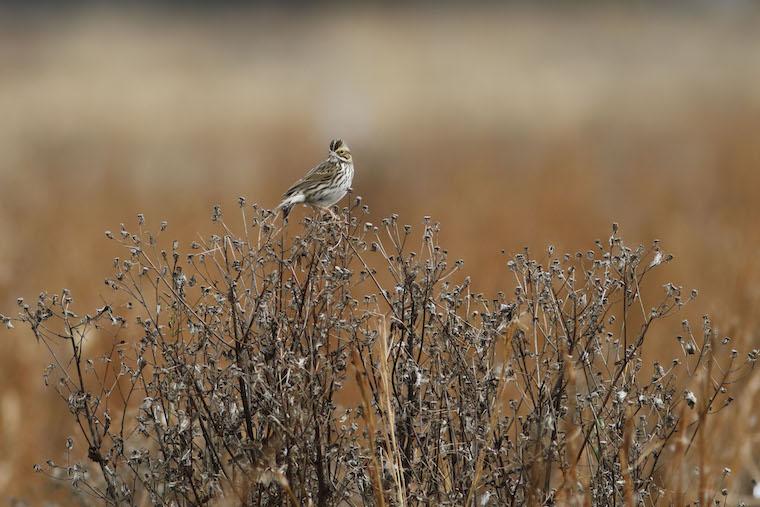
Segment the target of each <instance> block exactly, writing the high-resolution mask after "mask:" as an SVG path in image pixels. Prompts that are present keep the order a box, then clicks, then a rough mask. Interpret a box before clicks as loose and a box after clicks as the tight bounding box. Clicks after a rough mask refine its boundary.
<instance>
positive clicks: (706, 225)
mask: <svg viewBox="0 0 760 507" xmlns="http://www.w3.org/2000/svg"><path fill="white" fill-rule="evenodd" d="M50 5H52V4H50ZM50 5H49V6H48V7H47V8H43V7H39V8H18V7H15V8H14V7H7V6H6V7H0V237H1V238H2V240H0V312H1V313H5V314H13V313H14V312H15V299H16V297H18V296H25V297H26V298H28V299H32V298H34V297H35V295H36V294H37V293H38V292H39V291H40V290H42V289H46V290H50V291H58V290H59V289H60V288H61V287H68V288H70V289H72V290H73V293H74V296H75V298H76V299H77V301H78V302H79V304H80V305H82V306H81V307H82V308H88V307H92V306H94V305H99V304H100V303H101V296H102V295H105V291H104V290H103V289H104V286H103V284H102V280H103V278H104V277H105V276H106V275H107V274H108V273H109V270H110V264H111V257H113V256H114V255H117V254H118V252H117V251H115V250H113V248H114V247H113V246H111V245H110V244H109V243H107V242H106V240H105V238H104V236H103V231H104V230H105V229H116V228H118V224H119V223H120V222H129V223H132V224H133V223H134V221H135V216H136V214H137V213H138V212H142V213H145V214H146V216H147V218H148V224H149V225H153V226H154V227H155V226H157V224H158V222H159V221H160V220H163V219H166V220H168V221H169V224H170V231H171V232H172V234H173V235H175V236H176V237H178V238H180V239H182V240H187V241H189V240H191V239H193V238H194V237H195V233H196V232H198V231H205V230H207V229H208V218H209V213H210V209H211V206H212V204H214V203H220V204H221V205H222V206H223V207H224V208H227V209H229V210H230V211H232V209H233V208H235V206H236V199H237V197H238V196H239V195H243V196H246V197H247V198H248V201H249V202H257V203H259V204H260V205H262V206H267V207H273V206H274V205H276V204H277V203H278V202H279V197H280V195H281V193H282V191H283V190H285V189H286V188H287V187H288V185H289V184H290V183H292V182H293V181H294V180H295V179H297V178H298V177H300V176H301V175H302V174H303V172H304V171H306V170H307V169H309V168H310V167H311V166H312V165H314V164H316V163H317V162H318V161H320V160H321V159H322V158H323V157H324V156H325V155H326V154H327V146H328V143H329V140H330V139H331V138H333V137H342V138H344V139H345V140H346V141H347V142H348V144H349V145H350V146H351V148H352V151H353V153H354V159H355V161H356V166H357V173H356V177H355V179H354V190H355V192H356V193H357V194H360V195H362V196H363V197H364V200H365V201H364V202H365V203H366V204H368V205H369V206H370V208H371V210H372V216H371V217H370V219H371V220H378V219H379V218H380V217H382V216H385V215H388V214H390V213H393V212H397V213H399V214H400V215H401V220H402V222H406V223H412V224H420V222H421V220H422V216H423V215H432V216H433V217H434V218H435V219H437V220H440V221H441V223H442V226H443V239H444V243H445V246H446V247H447V248H448V249H449V251H450V252H451V254H452V256H453V257H454V258H458V257H461V258H463V259H464V260H465V262H466V264H465V268H466V270H467V271H468V273H469V274H470V275H471V276H472V278H473V282H474V284H475V286H476V287H478V288H480V289H481V290H483V291H486V292H487V291H494V290H497V289H500V288H505V287H506V286H508V285H509V283H510V280H509V273H508V272H507V270H506V269H505V259H504V257H503V256H502V255H501V254H500V251H501V250H502V249H504V250H506V251H507V252H515V251H518V250H520V249H521V248H522V247H523V246H530V247H531V248H532V249H535V250H536V251H539V252H540V251H543V249H544V248H545V246H546V245H548V244H553V245H555V246H556V247H557V249H558V250H559V251H575V250H576V249H584V250H585V249H587V248H589V247H591V246H592V245H593V240H594V239H597V238H601V239H604V238H605V237H606V236H607V235H608V234H609V230H610V224H611V223H612V222H613V221H616V222H619V223H620V225H621V231H622V235H623V237H624V238H626V239H627V241H628V242H630V243H638V242H644V243H650V242H651V241H652V240H653V239H655V238H659V239H661V240H662V241H663V246H664V248H665V249H666V250H667V251H669V252H671V253H673V254H674V255H675V258H676V262H675V263H673V264H671V265H669V266H668V267H667V268H666V276H667V279H668V280H672V281H673V282H675V283H677V284H683V285H688V286H689V287H696V288H699V289H700V298H699V300H698V301H697V302H696V303H695V304H694V305H693V306H692V307H691V308H690V309H689V310H688V311H686V312H685V313H684V315H686V316H690V317H692V318H693V317H695V316H696V318H697V319H698V317H699V316H700V315H701V314H703V313H710V314H712V315H713V319H714V321H715V322H716V324H717V325H718V326H719V327H720V328H721V329H722V330H723V332H724V333H727V334H730V335H732V336H733V337H734V339H735V340H736V341H737V342H739V343H741V344H742V345H741V346H742V347H744V348H745V349H746V348H748V347H757V346H758V345H760V331H758V330H759V329H760V328H759V327H758V326H759V325H760V317H758V312H757V311H756V308H757V304H758V302H759V300H760V255H759V254H758V251H759V249H760V228H758V226H757V221H758V219H760V202H758V199H757V193H758V190H759V189H760V30H759V29H758V26H760V9H759V8H756V7H755V5H756V4H753V3H752V2H740V1H731V2H716V3H715V4H711V3H708V2H705V3H673V4H670V3H669V4H667V5H666V6H662V5H660V6H658V5H657V4H656V3H639V2H636V3H630V4H627V6H623V5H622V4H614V5H612V6H610V5H608V4H605V3H598V2H592V3H590V4H585V3H571V4H560V3H553V4H552V6H551V7H544V8H539V7H526V6H524V5H522V4H509V5H508V6H501V7H500V6H497V5H496V4H485V5H478V6H475V7H473V6H464V5H461V6H460V5H457V4H445V6H443V7H435V6H434V5H435V4H430V5H429V6H427V7H416V8H411V7H402V6H400V5H396V6H394V7H389V8H380V7H352V6H351V5H350V4H339V5H336V6H333V7H331V8H327V7H323V8H317V7H309V8H302V9H299V8H296V7H294V6H290V7H289V8H274V7H271V6H270V7H259V8H241V7H225V8H213V9H212V8H210V7H202V6H201V7H199V6H196V7H195V8H192V9H190V8H184V9H181V10H177V9H175V8H172V7H171V5H170V4H162V6H161V7H158V8H148V7H147V6H146V5H143V6H142V7H133V8H130V9H115V8H113V7H103V6H100V7H95V6H91V5H89V4H83V5H79V6H78V7H70V8H68V9H67V10H65V11H56V12H54V11H52V10H51V8H50ZM303 213H304V212H303V211H300V210H297V211H296V212H295V215H294V217H296V218H300V217H301V216H302V214H303ZM676 324H677V323H676ZM0 340H2V346H3V350H4V352H5V353H4V354H3V355H2V357H1V358H0V498H3V499H4V500H5V499H11V498H17V499H24V500H27V501H30V502H32V503H33V504H34V503H35V502H39V501H40V500H41V499H44V498H52V497H55V496H58V495H59V493H60V492H56V490H55V487H54V486H52V485H51V483H50V482H48V481H46V480H45V479H44V478H42V477H40V476H38V475H35V474H33V473H32V465H33V463H35V462H39V461H44V459H46V458H47V457H49V456H55V455H60V453H61V452H62V449H63V442H64V439H65V437H66V436H67V435H69V434H73V433H74V429H73V427H71V426H70V423H69V421H68V419H67V417H68V416H67V411H66V407H65V406H64V404H63V403H62V402H60V400H58V399H57V397H56V396H55V394H54V393H52V392H50V391H47V390H45V389H44V387H43V382H42V370H43V368H44V366H45V364H46V356H47V354H46V351H45V350H44V348H43V347H41V346H39V345H37V343H36V342H35V340H34V339H33V338H32V337H31V335H30V334H29V333H27V332H25V331H24V330H21V329H17V330H15V331H13V332H3V333H2V335H0ZM663 340H664V341H665V340H669V341H670V342H669V343H671V345H674V344H675V340H673V337H672V336H665V337H663ZM669 346H670V345H669ZM755 417H756V416H755ZM62 421H65V422H62ZM749 427H750V428H755V429H754V430H752V431H750V432H749V433H747V434H743V435H733V436H732V437H729V436H728V435H726V436H724V437H723V438H727V439H731V438H733V439H734V440H736V443H741V444H742V445H741V447H742V448H743V449H744V452H745V453H748V454H747V455H741V456H738V455H737V456H735V461H734V462H733V463H735V464H734V466H738V467H740V468H741V469H742V470H743V473H744V474H745V476H746V477H745V479H746V478H747V477H750V476H752V475H755V476H756V477H760V474H758V470H757V467H758V465H759V464H760V461H758V460H757V458H754V457H753V455H752V445H753V442H754V445H757V441H758V436H757V435H758V432H757V429H756V428H757V421H755V422H752V424H751V425H750V426H749Z"/></svg>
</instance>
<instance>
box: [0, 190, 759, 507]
mask: <svg viewBox="0 0 760 507" xmlns="http://www.w3.org/2000/svg"><path fill="white" fill-rule="evenodd" d="M239 206H240V213H241V215H242V226H239V227H240V229H241V230H240V231H239V232H237V233H236V232H233V230H232V228H231V226H230V225H228V224H227V223H226V222H225V220H224V217H223V215H222V212H221V209H220V208H218V207H215V208H214V211H213V214H212V220H213V222H214V227H216V233H215V234H212V235H210V236H209V237H207V238H206V239H205V240H203V241H198V242H194V243H192V244H191V245H188V249H187V250H185V249H182V248H181V245H180V244H179V242H177V241H172V240H170V239H167V238H166V236H167V234H168V233H167V224H166V223H161V225H160V227H159V229H160V230H158V231H156V232H155V233H154V232H149V230H148V229H147V228H146V225H145V219H144V217H142V216H138V226H137V231H136V232H130V231H128V230H127V229H126V228H125V227H124V226H122V228H121V230H120V231H118V232H114V233H111V232H107V233H106V234H107V236H108V237H109V238H111V239H113V240H114V241H118V242H119V243H120V244H121V245H123V246H124V249H125V250H124V256H123V257H121V258H117V259H114V262H113V266H114V272H113V275H112V276H111V277H110V278H108V279H107V280H106V284H107V285H108V287H109V288H110V289H109V290H112V291H113V295H112V298H111V299H110V300H109V301H108V303H107V304H105V305H104V306H103V307H101V308H98V309H97V310H95V311H94V312H91V313H88V314H81V313H80V312H79V310H75V308H74V303H73V299H72V296H71V294H70V293H69V292H68V291H66V290H64V291H63V292H61V293H60V294H48V293H43V294H40V296H39V299H38V300H37V301H35V302H30V303H26V302H24V301H23V300H19V305H20V308H21V310H20V313H19V316H18V318H16V319H11V318H8V317H3V319H4V321H5V323H6V324H7V325H8V326H12V325H13V324H14V323H18V322H19V321H23V323H25V324H27V325H28V326H29V327H30V328H31V330H32V331H33V332H34V335H35V336H36V337H37V339H38V340H39V341H40V342H41V343H42V344H44V346H46V347H47V348H48V350H49V353H50V356H51V358H52V362H51V363H50V366H49V368H48V370H47V371H46V372H45V380H46V382H47V383H48V384H49V385H50V386H51V387H52V388H54V389H56V390H57V391H58V393H59V394H60V396H61V398H62V399H63V400H64V402H66V403H68V407H69V409H70V413H71V417H72V421H73V422H74V423H75V425H76V428H77V429H78V431H79V434H78V435H77V436H76V437H75V438H73V439H69V440H68V441H67V442H66V451H65V454H64V456H65V462H54V461H48V463H47V464H46V465H41V466H40V467H39V471H40V472H42V473H45V474H49V475H51V476H53V477H55V478H57V479H59V480H63V481H69V482H70V483H71V485H72V486H73V487H74V488H75V490H76V491H77V492H78V493H79V494H81V495H84V496H86V497H89V498H90V499H97V500H99V501H102V502H104V503H107V504H108V505H145V504H146V503H152V504H156V505H202V504H206V503H214V504H219V503H221V504H234V505H238V504H240V505H288V504H290V505H311V504H313V505H319V506H323V505H338V504H343V505H421V504H426V505H427V504H435V505H526V504H527V505H552V504H554V505H573V504H577V505H590V504H595V505H596V504H599V505H611V504H615V505H617V504H623V505H634V504H642V505H655V504H659V503H661V502H662V503H670V504H674V505H683V504H684V503H685V502H687V501H695V500H699V502H700V505H706V504H707V502H713V500H716V499H717V500H718V501H725V497H723V496H721V493H720V489H721V487H723V481H724V479H725V478H726V476H727V475H728V473H729V472H730V471H728V470H725V471H721V470H707V468H706V465H705V456H704V454H705V452H706V451H705V449H706V444H705V442H704V438H705V434H706V432H707V428H708V425H709V424H710V421H711V420H712V419H711V418H712V417H713V415H714V414H715V413H716V412H718V411H720V410H722V409H723V408H724V407H725V406H727V405H728V404H729V403H730V402H731V401H732V398H731V397H730V396H729V394H728V393H727V388H728V387H729V386H730V385H731V384H732V383H735V382H737V380H739V379H741V378H744V376H745V375H747V374H748V373H749V372H750V371H751V370H752V369H753V367H754V363H755V361H756V359H757V358H758V352H757V351H754V352H751V353H749V354H739V353H738V352H736V351H734V350H732V349H731V345H730V344H729V343H728V342H729V340H728V339H724V338H722V337H720V336H717V335H716V332H715V331H714V329H713V326H712V324H711V322H710V320H709V319H707V318H705V320H704V322H702V323H701V326H700V327H699V329H698V330H697V329H693V328H692V326H691V325H690V324H689V323H688V322H686V321H684V323H683V330H684V332H683V336H682V337H680V338H679V340H680V342H681V345H682V351H683V354H682V356H680V357H678V358H674V359H673V360H672V362H670V363H668V364H659V363H654V364H645V363H644V361H643V360H642V358H641V354H642V348H643V347H645V346H655V347H656V346H657V344H656V342H657V341H658V340H665V339H673V337H666V336H662V335H658V334H657V333H658V331H657V322H658V321H659V320H661V319H663V318H666V317H668V316H671V315H672V314H673V313H675V312H677V311H678V309H679V308H680V307H681V306H682V305H684V304H686V303H687V302H688V301H689V300H691V299H692V298H693V297H694V296H695V295H696V294H695V293H684V292H683V289H682V288H681V287H678V286H675V285H673V284H668V285H666V286H665V290H664V291H663V292H662V296H661V298H660V299H659V300H658V301H654V302H653V301H644V300H643V299H644V298H643V297H642V292H641V287H642V285H644V284H645V283H646V281H647V279H648V275H649V274H650V272H652V271H653V270H656V269H659V268H660V267H661V265H663V264H665V263H667V262H668V261H669V260H670V257H669V256H668V255H667V254H666V253H664V252H663V251H662V250H661V248H660V245H659V244H657V243H655V244H654V245H652V246H651V247H648V248H645V247H641V246H640V247H637V248H630V247H628V246H626V245H625V243H624V242H623V241H622V239H621V238H620V237H619V236H618V234H617V228H616V227H614V228H613V233H612V235H611V236H610V238H609V240H608V241H605V242H597V243H596V247H595V248H594V249H593V250H590V251H588V252H587V253H582V254H581V253H579V254H576V255H559V254H557V253H556V252H554V251H553V249H552V248H549V250H548V252H547V253H546V254H542V255H541V256H540V258H541V260H540V261H539V260H537V258H536V257H533V256H532V255H531V253H530V252H527V251H525V252H523V253H521V254H518V255H516V256H514V257H513V258H511V260H509V261H508V262H507V264H506V266H505V270H504V272H503V273H499V274H495V275H494V276H503V277H504V280H505V286H509V287H510V289H509V290H508V291H507V290H506V288H505V292H504V293H499V294H497V295H495V296H494V297H487V296H485V295H483V294H480V293H478V292H476V291H475V290H474V289H473V287H472V285H471V283H470V279H469V278H467V277H465V276H464V273H463V272H462V264H461V262H458V261H457V262H452V261H451V260H450V259H449V257H448V254H447V252H446V250H445V249H444V248H442V247H441V246H440V245H439V244H438V225H437V224H435V223H433V222H431V221H430V219H428V218H426V219H425V221H424V225H423V228H422V230H421V231H413V230H412V228H411V227H410V226H405V225H402V224H401V223H400V222H399V218H398V217H397V216H395V215H394V216H391V217H389V218H387V219H385V220H383V221H382V223H381V224H379V225H373V224H370V223H366V222H364V221H363V220H362V215H363V214H364V213H366V212H367V208H366V207H364V206H362V205H361V200H360V199H358V198H357V199H355V201H354V202H353V203H352V205H351V207H350V208H347V209H344V211H343V213H342V214H341V216H340V218H339V219H333V218H330V217H329V216H325V217H318V216H315V217H314V218H312V219H309V218H306V219H305V220H304V223H303V227H302V229H299V228H298V227H297V226H296V225H294V224H291V225H288V226H286V227H284V228H283V227H281V226H280V225H279V223H280V222H279V221H275V220H273V217H272V215H271V212H270V211H268V210H263V209H259V208H257V207H256V206H253V207H252V206H250V205H247V204H246V203H245V200H244V199H242V198H241V199H240V202H239ZM235 222H239V220H238V219H237V218H236V219H235ZM275 224H276V225H275ZM296 234H297V235H296ZM412 245H414V246H412ZM653 342H654V343H653ZM694 466H696V467H697V470H698V472H697V473H696V474H694V473H693V471H692V470H693V467H694ZM697 482H698V485H699V487H695V486H694V484H696V483H697Z"/></svg>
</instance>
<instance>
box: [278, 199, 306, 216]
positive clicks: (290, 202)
mask: <svg viewBox="0 0 760 507" xmlns="http://www.w3.org/2000/svg"><path fill="white" fill-rule="evenodd" d="M303 201H304V197H303V194H300V193H299V194H296V195H289V196H287V197H285V199H283V200H282V202H281V203H280V205H279V206H277V208H275V209H281V210H282V218H283V220H285V221H286V222H287V220H288V215H290V210H292V209H293V206H295V205H296V204H298V203H299V202H303Z"/></svg>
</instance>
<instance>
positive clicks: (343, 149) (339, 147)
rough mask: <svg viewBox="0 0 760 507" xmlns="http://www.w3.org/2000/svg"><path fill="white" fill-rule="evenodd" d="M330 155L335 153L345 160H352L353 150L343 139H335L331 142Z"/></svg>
mask: <svg viewBox="0 0 760 507" xmlns="http://www.w3.org/2000/svg"><path fill="white" fill-rule="evenodd" d="M330 155H335V156H336V157H338V158H339V159H340V160H342V161H344V162H351V161H352V159H351V150H350V149H349V147H348V145H347V144H346V143H344V142H343V139H333V140H332V141H331V142H330Z"/></svg>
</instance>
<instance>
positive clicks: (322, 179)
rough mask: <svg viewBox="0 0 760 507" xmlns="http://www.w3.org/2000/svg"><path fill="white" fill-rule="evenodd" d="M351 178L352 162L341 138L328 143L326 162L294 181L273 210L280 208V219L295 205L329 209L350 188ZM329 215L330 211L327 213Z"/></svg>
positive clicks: (349, 152)
mask: <svg viewBox="0 0 760 507" xmlns="http://www.w3.org/2000/svg"><path fill="white" fill-rule="evenodd" d="M353 179H354V160H353V158H352V157H351V150H350V149H349V147H348V145H347V144H346V143H345V142H343V140H342V139H333V140H332V141H330V151H329V153H328V155H327V159H325V160H324V161H322V162H320V163H319V164H318V165H316V166H315V167H313V168H312V169H311V170H310V171H309V172H307V173H306V175H305V176H304V177H303V178H301V179H300V180H298V181H297V182H295V183H294V184H293V186H291V187H290V188H289V189H288V191H287V192H285V193H284V194H283V196H282V202H281V203H280V204H279V205H278V206H277V208H276V209H281V210H282V214H283V219H284V220H286V221H287V219H288V214H290V211H291V210H292V208H293V206H295V205H296V204H298V203H304V204H308V205H310V206H314V207H317V208H323V209H327V210H330V206H332V205H333V204H335V203H337V202H338V201H340V200H341V199H343V196H345V195H346V192H348V190H349V189H350V188H351V183H352V181H353ZM330 213H331V214H332V211H331V212H330Z"/></svg>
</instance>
